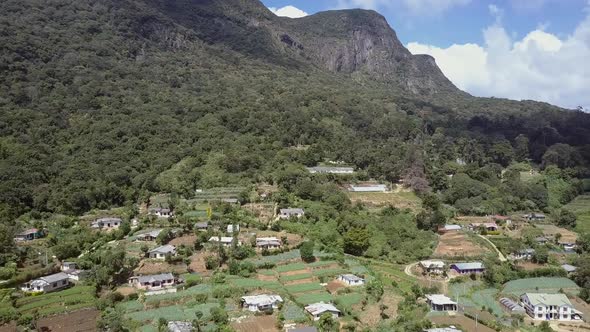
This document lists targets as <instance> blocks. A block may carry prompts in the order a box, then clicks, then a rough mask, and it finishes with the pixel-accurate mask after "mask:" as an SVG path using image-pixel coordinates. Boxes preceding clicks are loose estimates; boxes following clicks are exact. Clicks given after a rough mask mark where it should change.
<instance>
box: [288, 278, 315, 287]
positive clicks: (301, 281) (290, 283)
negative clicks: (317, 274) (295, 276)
mask: <svg viewBox="0 0 590 332" xmlns="http://www.w3.org/2000/svg"><path fill="white" fill-rule="evenodd" d="M315 281H316V280H315V279H314V278H307V279H299V280H293V281H287V282H285V283H284V285H285V286H289V285H298V284H309V283H312V282H315Z"/></svg>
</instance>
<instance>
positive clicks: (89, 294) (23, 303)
mask: <svg viewBox="0 0 590 332" xmlns="http://www.w3.org/2000/svg"><path fill="white" fill-rule="evenodd" d="M95 306H96V297H95V296H94V287H92V286H76V287H72V288H70V289H67V290H64V291H61V292H55V293H48V294H42V295H37V296H27V297H23V298H21V299H18V300H17V301H16V307H17V310H18V312H19V313H20V314H31V313H33V312H34V311H36V312H38V313H39V315H40V316H41V317H45V316H49V315H55V314H61V313H65V312H71V311H75V310H79V309H84V308H94V307H95Z"/></svg>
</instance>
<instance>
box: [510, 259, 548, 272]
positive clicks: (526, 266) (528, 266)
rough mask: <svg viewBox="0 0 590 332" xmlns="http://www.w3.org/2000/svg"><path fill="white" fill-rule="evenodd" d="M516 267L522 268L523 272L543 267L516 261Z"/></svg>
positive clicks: (529, 262) (528, 262)
mask: <svg viewBox="0 0 590 332" xmlns="http://www.w3.org/2000/svg"><path fill="white" fill-rule="evenodd" d="M516 266H517V267H520V268H522V269H523V270H525V271H533V270H536V269H540V268H542V267H544V265H542V264H535V263H533V262H531V261H518V263H517V264H516Z"/></svg>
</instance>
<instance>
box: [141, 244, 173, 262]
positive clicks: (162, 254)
mask: <svg viewBox="0 0 590 332" xmlns="http://www.w3.org/2000/svg"><path fill="white" fill-rule="evenodd" d="M167 256H176V247H175V246H173V245H170V244H167V245H164V246H160V247H157V248H156V249H152V250H150V251H148V257H149V258H154V259H166V257H167Z"/></svg>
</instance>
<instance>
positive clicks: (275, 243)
mask: <svg viewBox="0 0 590 332" xmlns="http://www.w3.org/2000/svg"><path fill="white" fill-rule="evenodd" d="M280 247H281V240H279V239H277V238H276V237H258V238H256V248H260V249H278V248H280Z"/></svg>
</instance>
